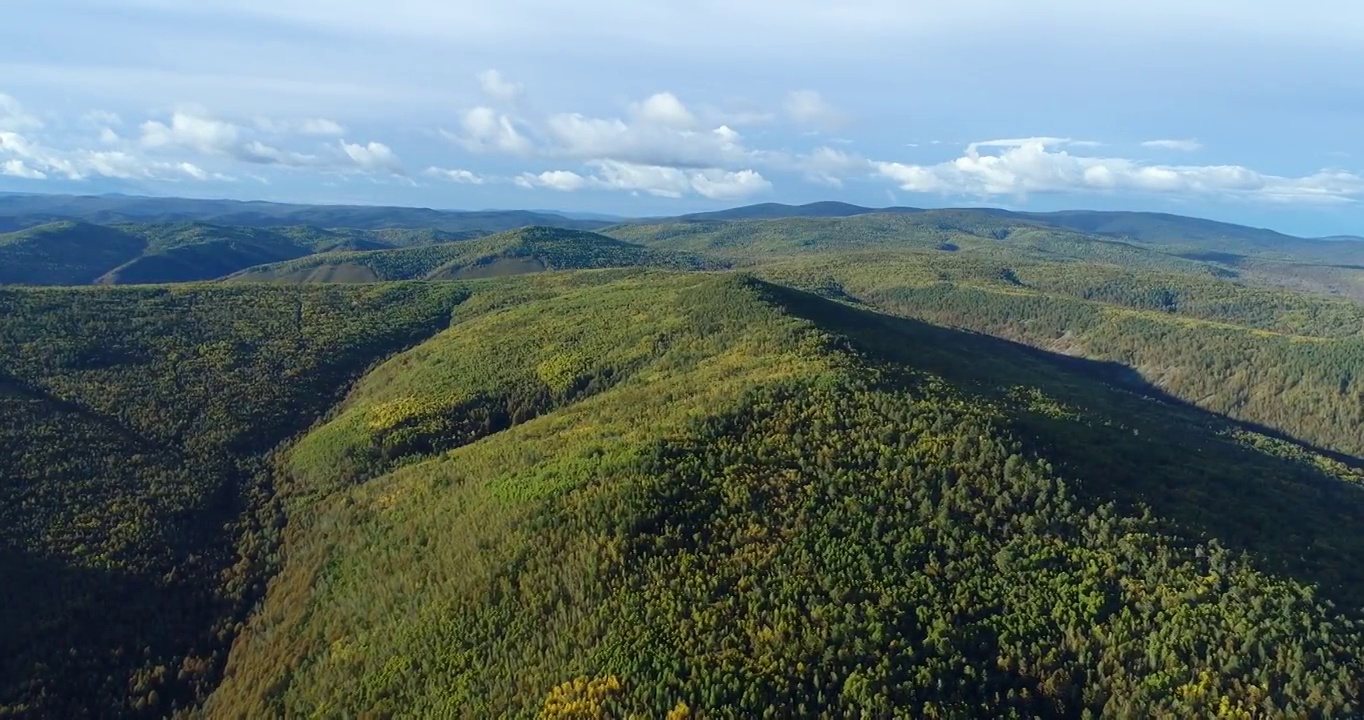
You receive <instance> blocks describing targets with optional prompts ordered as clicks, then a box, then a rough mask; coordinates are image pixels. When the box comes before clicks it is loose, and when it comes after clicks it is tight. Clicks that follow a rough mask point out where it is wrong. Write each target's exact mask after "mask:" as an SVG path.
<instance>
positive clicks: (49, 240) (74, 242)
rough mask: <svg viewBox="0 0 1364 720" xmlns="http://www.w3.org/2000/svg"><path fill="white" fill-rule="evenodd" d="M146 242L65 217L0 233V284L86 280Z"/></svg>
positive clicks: (126, 258)
mask: <svg viewBox="0 0 1364 720" xmlns="http://www.w3.org/2000/svg"><path fill="white" fill-rule="evenodd" d="M146 246H147V241H146V240H145V239H143V238H141V237H138V236H137V235H134V234H131V233H127V232H124V231H122V230H117V229H114V228H107V227H102V226H99V225H90V224H88V223H81V222H71V221H62V222H56V223H51V224H48V225H42V226H39V227H34V228H30V229H28V230H21V231H19V232H14V233H9V234H6V235H0V285H9V284H24V285H86V284H89V283H92V282H94V281H95V280H96V278H98V277H100V276H101V275H103V274H105V273H107V272H109V271H110V270H112V269H113V268H115V267H118V266H119V265H122V264H123V263H125V262H128V261H129V260H131V259H133V258H135V257H137V256H138V255H139V254H141V253H142V251H143V249H144V248H146Z"/></svg>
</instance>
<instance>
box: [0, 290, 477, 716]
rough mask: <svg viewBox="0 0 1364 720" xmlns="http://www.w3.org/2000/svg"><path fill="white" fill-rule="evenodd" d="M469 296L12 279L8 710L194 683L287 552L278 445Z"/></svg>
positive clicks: (214, 666)
mask: <svg viewBox="0 0 1364 720" xmlns="http://www.w3.org/2000/svg"><path fill="white" fill-rule="evenodd" d="M460 297H461V294H460V291H459V289H458V288H454V287H450V286H422V285H409V286H402V287H395V286H368V287H363V288H356V289H353V290H344V289H339V288H279V289H265V288H241V289H234V288H220V287H212V288H210V287H203V286H198V287H195V286H186V287H184V288H180V287H176V288H147V289H127V290H112V291H104V290H97V289H90V290H32V291H15V290H8V291H0V438H3V439H2V440H0V448H3V450H0V575H3V577H4V578H5V586H6V597H7V600H6V602H5V604H4V620H3V622H0V646H3V647H4V648H5V651H4V652H3V653H0V715H17V716H26V717H27V716H32V717H87V716H88V717H107V716H110V715H117V714H129V715H139V716H147V717H161V716H163V715H164V714H166V713H167V712H168V711H169V710H171V709H172V708H175V707H180V708H185V707H189V706H192V705H193V704H194V703H195V702H198V701H200V700H202V699H203V697H204V696H205V694H206V693H207V692H208V690H210V689H211V688H212V687H213V685H214V684H215V683H216V680H217V677H218V672H219V671H220V670H221V667H222V663H223V660H224V659H225V655H226V650H227V645H228V643H229V642H230V641H231V637H232V634H233V628H234V627H235V626H236V624H237V623H239V622H241V621H242V620H244V619H245V615H246V613H247V611H249V609H250V607H251V605H252V603H254V602H255V601H256V600H257V599H258V598H259V596H260V594H261V592H262V590H263V587H264V581H265V579H266V578H267V577H268V571H269V568H270V567H271V566H272V564H273V563H274V562H275V561H276V560H277V558H276V552H277V545H278V540H279V535H278V533H279V531H280V529H281V527H282V522H283V517H282V516H281V515H280V514H279V509H278V508H276V507H274V500H273V495H274V489H273V472H272V467H273V466H272V463H271V461H270V458H269V455H270V453H271V452H272V451H273V450H274V449H275V447H276V446H277V445H278V444H279V443H281V442H283V441H285V440H287V439H288V438H289V437H290V436H291V435H292V434H294V433H297V432H299V431H301V430H304V429H306V427H307V426H308V423H309V422H310V420H311V418H314V417H317V416H319V415H321V414H322V413H323V412H325V411H326V409H327V407H328V406H329V405H330V403H332V402H334V401H335V400H336V399H337V395H338V393H339V392H341V391H343V390H344V388H345V386H346V384H347V383H348V381H349V380H351V379H353V378H354V377H356V376H358V375H359V374H360V373H361V372H362V371H363V370H364V369H365V367H366V366H368V365H369V364H370V363H372V362H374V361H375V360H377V359H379V358H381V357H383V356H384V355H386V354H389V353H391V352H393V351H395V350H398V349H401V348H403V347H405V346H407V345H410V344H412V343H414V342H417V341H419V340H421V339H422V338H424V337H425V336H427V335H429V334H431V333H433V332H435V331H437V330H439V329H440V328H441V327H444V325H446V324H447V323H448V322H449V317H450V310H451V308H452V307H453V306H454V304H455V303H456V302H457V301H458V300H459V299H460Z"/></svg>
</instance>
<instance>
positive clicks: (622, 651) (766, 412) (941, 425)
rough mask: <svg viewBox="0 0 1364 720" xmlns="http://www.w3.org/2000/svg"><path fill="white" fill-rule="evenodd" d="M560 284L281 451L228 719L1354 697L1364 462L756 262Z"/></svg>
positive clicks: (519, 291)
mask: <svg viewBox="0 0 1364 720" xmlns="http://www.w3.org/2000/svg"><path fill="white" fill-rule="evenodd" d="M552 277H553V276H551V278H552ZM550 281H551V280H550V279H549V278H544V279H541V280H539V281H537V282H536V283H533V284H531V285H523V286H519V287H518V288H516V289H515V291H514V292H512V297H513V298H515V297H520V298H524V299H523V300H522V302H518V303H514V304H510V305H509V304H508V298H507V297H506V295H505V293H500V292H490V293H488V294H484V295H480V294H479V293H478V292H475V294H474V296H473V298H472V299H471V300H469V301H468V302H466V303H464V304H463V305H462V306H461V307H460V310H459V316H460V317H461V318H462V320H461V321H460V322H458V323H457V324H456V325H455V326H454V327H453V328H451V329H450V330H448V331H446V332H445V333H443V334H441V335H440V336H439V337H437V338H435V339H433V340H432V341H430V342H428V343H427V344H424V345H422V346H420V347H418V348H416V349H414V350H412V351H410V352H408V353H404V354H402V355H399V356H398V357H396V358H394V359H392V360H390V361H389V362H387V363H385V364H384V365H382V366H380V367H379V368H377V369H376V370H375V371H374V372H373V373H372V374H371V375H370V376H369V377H368V378H366V380H365V381H364V382H362V383H361V384H360V385H359V386H357V388H356V389H355V391H354V392H353V393H352V395H351V397H350V398H349V399H348V400H347V401H346V402H345V403H344V405H343V408H344V409H343V411H342V412H341V413H339V414H337V415H336V416H334V417H333V419H332V420H331V421H329V422H328V423H327V424H325V425H322V426H321V427H319V428H317V429H316V430H314V431H313V432H312V433H311V434H310V435H309V436H308V437H306V438H305V439H304V440H303V441H302V442H300V443H299V444H298V445H297V446H295V448H294V449H293V450H292V451H290V454H289V460H288V461H287V466H288V468H289V472H290V478H291V482H293V483H297V484H298V485H299V487H300V488H301V489H302V490H303V491H304V492H306V493H312V494H314V496H317V497H322V496H324V495H326V494H327V493H328V492H332V491H334V492H333V494H331V495H330V496H326V497H325V499H322V500H320V501H318V502H317V503H316V504H314V505H312V506H311V507H310V509H308V510H306V511H301V512H299V513H298V514H296V515H295V516H294V519H293V521H294V525H293V526H292V528H291V541H290V552H289V557H288V562H287V565H286V567H285V569H284V571H283V573H282V574H281V576H280V577H279V578H278V579H277V580H276V582H275V583H274V584H273V585H272V586H271V589H270V594H269V597H268V598H267V601H266V605H265V608H264V610H263V611H262V613H261V614H260V615H259V616H257V617H256V618H254V619H253V620H252V622H251V623H250V624H249V626H248V628H247V630H246V631H245V633H244V634H243V635H242V637H241V639H240V640H239V641H238V644H237V646H236V647H235V648H234V652H233V655H232V659H231V662H230V665H229V668H228V672H227V676H226V679H225V682H224V684H223V686H222V687H221V688H220V689H219V691H218V692H217V693H216V694H215V695H214V696H213V697H212V698H211V699H210V701H209V704H208V706H207V708H206V709H207V711H208V715H209V716H210V717H241V716H243V715H249V716H261V717H265V716H305V715H308V716H311V715H322V716H329V715H341V714H349V713H368V714H373V715H378V716H383V715H390V714H392V715H394V716H412V717H439V716H446V715H450V714H471V715H475V716H498V715H502V714H510V715H513V716H530V715H535V714H537V713H540V714H541V715H542V716H549V717H560V716H562V717H581V716H584V715H586V716H592V717H598V716H608V715H609V716H623V715H628V714H641V715H643V716H650V717H661V716H663V715H665V714H667V713H669V712H672V713H673V714H674V715H673V716H674V717H686V716H698V717H699V716H733V715H739V716H750V717H753V716H772V717H793V716H817V715H821V714H825V715H831V716H846V715H860V714H865V713H870V714H872V715H884V714H889V713H891V712H893V711H895V712H900V713H909V714H913V715H917V716H925V717H933V716H999V717H1015V716H1016V717H1031V716H1034V715H1041V716H1054V715H1059V716H1077V717H1078V716H1081V715H1099V714H1104V715H1110V716H1137V715H1140V716H1150V715H1153V714H1154V715H1162V714H1168V715H1172V716H1198V715H1205V714H1216V713H1218V712H1221V713H1223V714H1229V715H1235V716H1250V715H1252V714H1253V715H1256V716H1259V715H1265V716H1272V715H1293V716H1296V715H1312V714H1328V715H1341V714H1349V713H1353V712H1355V711H1357V710H1358V709H1360V707H1361V705H1360V703H1361V698H1360V697H1359V695H1358V683H1357V681H1358V679H1359V678H1360V677H1361V676H1364V675H1361V672H1362V671H1364V668H1362V667H1361V665H1360V662H1361V657H1360V652H1361V650H1364V637H1361V627H1360V626H1359V625H1358V622H1359V614H1360V601H1361V598H1364V587H1362V586H1360V585H1359V584H1358V582H1357V580H1356V579H1355V573H1354V572H1353V567H1354V566H1355V565H1356V563H1357V562H1358V561H1359V559H1360V557H1361V552H1364V525H1361V524H1360V522H1359V521H1360V520H1361V519H1364V496H1361V492H1360V486H1359V485H1358V483H1359V482H1360V480H1361V476H1360V473H1359V471H1358V470H1352V469H1350V468H1349V467H1347V466H1344V465H1340V464H1336V463H1332V462H1331V461H1329V460H1326V459H1323V458H1320V457H1317V456H1314V455H1312V454H1310V453H1308V452H1306V451H1304V450H1302V449H1301V448H1298V447H1296V446H1293V445H1290V444H1283V443H1276V442H1274V441H1272V440H1269V439H1267V438H1264V437H1261V436H1257V435H1254V434H1252V433H1247V432H1246V431H1244V430H1241V429H1238V428H1236V427H1234V426H1231V425H1228V424H1225V423H1223V422H1221V421H1218V420H1217V419H1215V418H1213V417H1212V416H1209V415H1206V414H1203V413H1200V412H1197V411H1192V410H1185V409H1181V408H1179V407H1176V406H1170V405H1167V404H1163V403H1157V402H1152V401H1150V400H1147V399H1144V398H1142V397H1140V396H1139V395H1134V394H1131V393H1129V392H1127V391H1125V390H1122V389H1117V388H1111V387H1108V386H1105V385H1104V384H1102V383H1101V382H1099V381H1098V380H1096V379H1095V377H1096V375H1095V372H1096V370H1092V369H1089V368H1086V367H1083V366H1082V367H1071V366H1068V365H1066V364H1062V363H1060V362H1058V361H1057V360H1055V359H1051V358H1048V357H1045V356H1041V355H1038V354H1036V353H1035V352H1033V351H1029V350H1027V349H1025V348H1022V347H1020V346H1014V345H1010V344H1009V343H1006V342H1003V341H998V340H993V339H990V338H985V337H981V336H975V335H968V334H963V333H959V332H954V331H949V330H943V329H939V328H933V327H930V326H925V325H921V324H918V323H915V322H912V321H904V320H896V319H894V318H890V317H887V316H882V315H876V314H872V313H867V312H865V311H857V310H853V309H849V308H845V307H843V306H840V305H837V304H834V303H831V302H829V301H825V300H820V299H818V298H815V297H813V296H809V295H804V294H800V293H793V292H792V291H789V290H784V289H782V288H780V287H777V286H771V285H765V284H763V283H759V282H756V281H753V280H751V279H746V278H743V277H733V276H728V277H717V278H706V277H697V276H672V277H669V276H662V275H643V276H636V277H633V278H625V279H621V280H616V281H614V282H611V283H609V284H604V285H583V284H576V285H573V286H570V287H566V288H562V289H560V290H558V291H557V292H556V293H555V294H554V296H553V297H548V298H543V296H544V294H545V291H546V290H547V289H550V288H549V286H548V285H546V284H544V283H547V282H550ZM554 282H558V281H557V280H554ZM532 287H533V288H535V290H534V291H531V290H530V288H532ZM537 296H540V297H542V298H543V299H536V297H537ZM480 297H482V298H483V300H482V301H481V302H480V300H479V298H480ZM621 317H629V318H631V322H630V323H620V322H619V318H621ZM493 338H507V340H506V341H505V342H498V341H494V340H493ZM452 410H453V412H452ZM337 468H339V469H340V472H339V473H338V472H334V469H337ZM1271 525H1272V526H1273V527H1274V528H1275V530H1274V531H1273V532H1266V528H1267V527H1269V526H1271ZM452 529H458V530H457V531H454V532H452Z"/></svg>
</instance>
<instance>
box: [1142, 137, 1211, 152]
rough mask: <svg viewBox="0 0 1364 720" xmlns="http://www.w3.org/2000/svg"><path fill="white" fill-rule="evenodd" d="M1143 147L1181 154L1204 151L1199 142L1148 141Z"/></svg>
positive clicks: (1188, 140) (1189, 140)
mask: <svg viewBox="0 0 1364 720" xmlns="http://www.w3.org/2000/svg"><path fill="white" fill-rule="evenodd" d="M1141 146H1142V147H1149V148H1158V149H1160V150H1177V151H1179V152H1194V151H1195V150H1202V149H1203V143H1201V142H1198V141H1197V140H1193V139H1187V140H1147V141H1146V142H1144V143H1142V144H1141Z"/></svg>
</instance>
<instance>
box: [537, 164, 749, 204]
mask: <svg viewBox="0 0 1364 720" xmlns="http://www.w3.org/2000/svg"><path fill="white" fill-rule="evenodd" d="M588 165H589V166H590V167H592V168H593V169H594V170H595V172H594V173H593V174H591V175H580V174H578V173H576V172H573V171H571V170H552V171H549V172H543V173H540V174H538V175H535V174H531V173H524V174H522V175H521V176H520V177H518V178H517V179H516V184H517V185H519V186H521V187H524V188H535V187H544V188H550V189H553V190H559V191H562V192H573V191H576V190H582V189H585V188H596V189H602V190H623V191H628V192H643V193H647V194H649V195H654V196H657V197H667V198H680V197H683V196H684V195H688V194H695V195H700V196H701V197H704V198H708V199H711V200H736V199H739V198H745V197H749V196H752V195H756V194H758V193H762V192H766V191H768V190H770V189H771V188H772V183H770V182H768V180H767V179H766V178H764V177H763V176H762V175H761V174H759V173H758V172H757V171H755V170H738V171H730V170H722V169H720V168H702V169H683V168H676V167H667V166H661V165H641V164H637V163H629V162H621V161H618V160H594V161H592V162H590V163H588Z"/></svg>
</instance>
